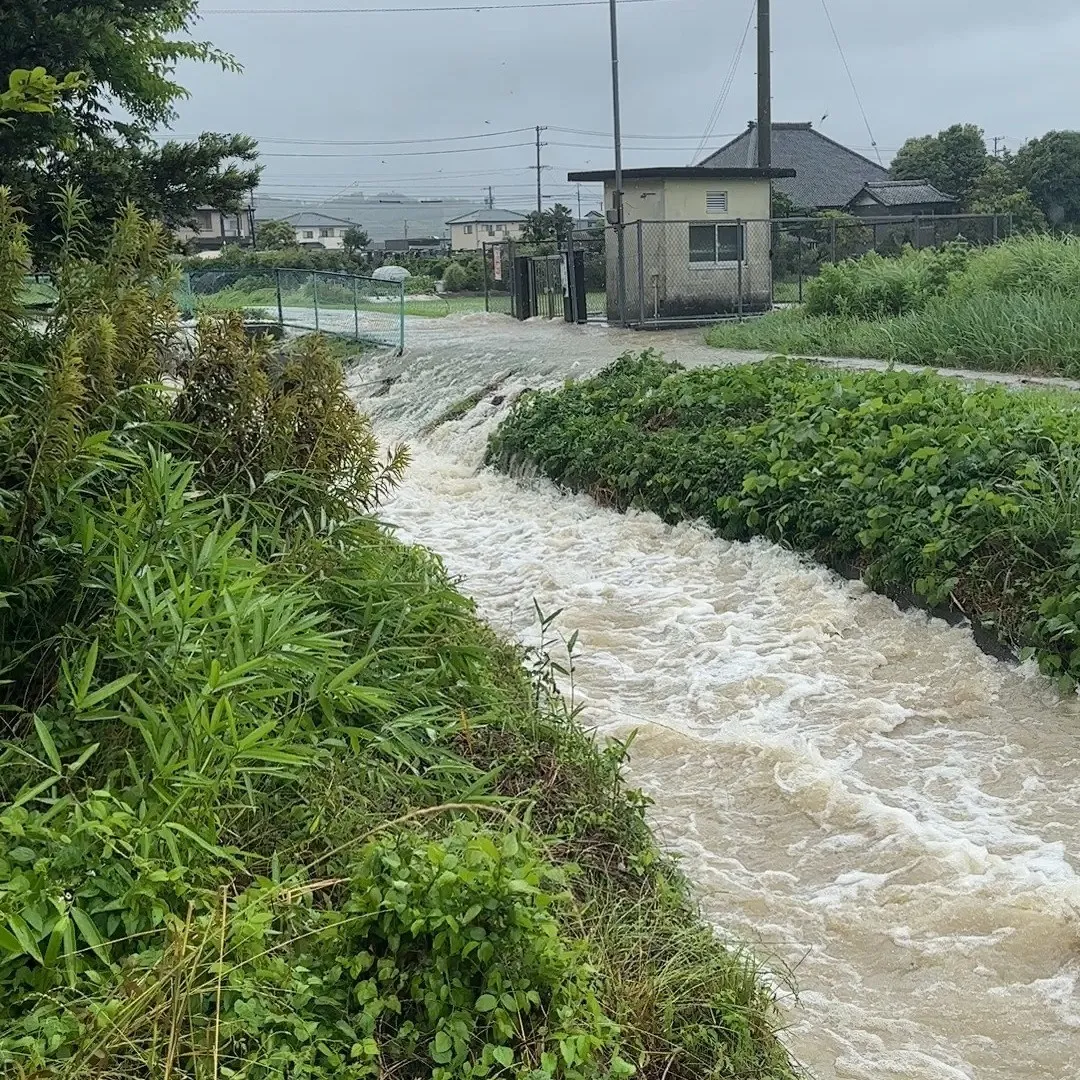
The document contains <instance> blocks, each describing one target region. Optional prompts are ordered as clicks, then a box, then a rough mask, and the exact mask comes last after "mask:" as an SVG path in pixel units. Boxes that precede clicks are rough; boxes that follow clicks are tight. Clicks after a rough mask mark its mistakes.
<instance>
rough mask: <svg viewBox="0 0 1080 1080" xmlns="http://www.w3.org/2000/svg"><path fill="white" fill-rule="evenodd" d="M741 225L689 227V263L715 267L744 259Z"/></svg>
mask: <svg viewBox="0 0 1080 1080" xmlns="http://www.w3.org/2000/svg"><path fill="white" fill-rule="evenodd" d="M744 241H745V237H744V235H743V226H742V225H691V226H690V262H692V263H695V264H697V265H702V264H706V265H710V266H716V265H718V264H722V263H735V262H742V261H743V260H744V259H745V251H744Z"/></svg>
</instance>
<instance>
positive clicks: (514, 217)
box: [446, 208, 525, 225]
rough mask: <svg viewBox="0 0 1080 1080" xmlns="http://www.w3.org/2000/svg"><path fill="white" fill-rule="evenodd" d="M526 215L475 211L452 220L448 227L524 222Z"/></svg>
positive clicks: (514, 211)
mask: <svg viewBox="0 0 1080 1080" xmlns="http://www.w3.org/2000/svg"><path fill="white" fill-rule="evenodd" d="M524 220H525V215H524V214H519V213H518V212H517V211H516V210H488V209H487V208H484V209H482V210H474V211H473V212H472V213H471V214H462V215H461V217H456V218H452V219H451V220H450V221H448V222H447V223H446V224H447V225H469V224H473V223H476V222H478V223H480V224H481V225H499V224H507V223H508V222H513V221H524Z"/></svg>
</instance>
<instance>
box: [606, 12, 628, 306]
mask: <svg viewBox="0 0 1080 1080" xmlns="http://www.w3.org/2000/svg"><path fill="white" fill-rule="evenodd" d="M615 2H616V0H608V9H609V12H610V16H611V108H612V113H613V117H614V121H613V126H612V129H611V130H612V133H613V134H614V136H615V196H614V198H615V205H614V206H613V207H612V212H613V215H614V218H615V220H614V222H613V224H614V226H615V249H616V252H617V259H616V262H617V266H618V271H617V273H618V277H619V280H618V282H617V283H616V288H617V290H618V292H617V295H618V304H619V322H620V323H621V324H622V325H623V326H625V325H626V236H625V233H624V230H625V227H626V223H625V221H624V220H623V186H622V119H621V115H620V110H619V22H618V17H617V16H616V14H615Z"/></svg>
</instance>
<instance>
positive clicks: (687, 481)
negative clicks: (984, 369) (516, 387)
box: [490, 353, 1080, 684]
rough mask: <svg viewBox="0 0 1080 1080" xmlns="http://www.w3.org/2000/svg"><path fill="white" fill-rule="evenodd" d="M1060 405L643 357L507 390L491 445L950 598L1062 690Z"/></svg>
mask: <svg viewBox="0 0 1080 1080" xmlns="http://www.w3.org/2000/svg"><path fill="white" fill-rule="evenodd" d="M1078 406H1080V399H1078V398H1077V397H1075V396H1073V395H1064V394H1063V395H1059V396H1054V397H1051V396H1049V395H1045V396H1040V397H1033V396H1031V395H1027V394H1020V393H1015V392H1011V391H1008V390H1004V389H1000V388H987V389H979V390H967V389H965V388H964V387H963V386H962V385H960V384H958V383H956V382H955V381H951V380H948V379H943V378H941V377H938V376H935V375H932V374H925V373H924V374H904V373H900V372H837V371H835V370H831V369H823V368H820V367H815V366H812V365H810V364H807V363H805V362H800V361H788V360H774V361H769V362H766V363H762V364H758V365H748V366H743V367H733V368H721V369H700V370H696V371H692V372H683V371H681V370H679V369H677V368H675V367H674V366H673V365H670V364H665V363H663V362H662V361H661V360H660V359H659V358H658V357H657V356H655V355H654V354H650V353H645V354H642V356H640V357H633V356H626V357H623V358H622V359H620V360H619V361H618V362H617V363H616V364H615V365H613V366H612V367H611V368H609V369H607V370H605V371H604V372H603V373H602V374H601V375H600V376H598V377H597V378H595V379H591V380H588V381H587V382H583V383H580V384H575V385H573V386H570V387H567V388H565V389H563V390H560V391H555V392H549V393H536V394H532V395H529V396H527V397H525V398H523V399H522V401H521V402H520V403H519V404H518V405H517V406H516V407H515V409H514V411H513V413H512V414H511V416H510V417H509V418H508V419H507V420H506V421H505V422H504V424H503V426H502V427H501V428H500V429H499V430H498V432H496V434H495V436H494V437H493V440H492V444H491V449H490V457H491V459H492V460H494V461H496V462H498V463H499V464H501V465H503V466H504V467H509V466H510V464H511V463H512V462H513V461H514V460H515V459H521V458H523V459H527V460H530V461H532V462H535V463H536V464H537V465H538V466H539V467H540V468H541V469H542V470H543V471H544V472H545V473H546V474H547V475H548V476H550V477H551V478H552V479H554V480H556V481H558V482H561V483H564V484H566V485H567V486H569V487H572V488H574V489H577V490H585V491H597V492H601V491H602V492H604V493H605V497H606V498H608V499H614V501H615V502H616V504H617V505H618V506H621V507H628V506H631V505H633V506H639V507H642V508H645V509H649V510H652V511H654V512H656V513H658V514H659V515H660V516H661V517H663V518H664V519H665V520H668V521H677V520H681V519H684V518H702V519H704V520H705V521H707V522H709V523H710V524H711V525H712V526H713V527H714V528H715V529H716V530H717V531H719V532H720V533H722V534H723V535H725V536H728V537H731V538H746V537H749V536H751V535H755V534H763V535H765V536H767V537H769V538H771V539H773V540H776V541H778V542H781V543H784V544H787V545H789V546H791V547H793V548H795V549H797V550H800V551H807V552H811V553H814V554H815V555H817V556H818V557H819V558H821V559H822V560H823V561H825V562H827V563H829V564H831V565H834V566H840V567H843V568H845V569H849V568H851V567H856V568H858V569H859V570H860V571H861V572H862V574H863V576H864V577H865V578H866V580H867V581H868V582H869V583H870V584H871V585H873V586H875V587H878V588H882V589H885V590H886V591H890V590H900V591H901V592H903V593H909V592H910V593H913V594H915V595H916V596H918V597H920V598H922V600H923V601H924V602H925V603H926V604H928V605H931V606H932V605H937V604H941V603H946V602H949V603H953V604H955V605H956V606H958V607H959V608H960V609H961V610H962V611H963V612H964V613H965V614H967V615H968V616H969V618H970V619H971V621H972V622H973V623H974V624H975V625H976V626H981V627H986V628H988V629H990V630H992V632H993V633H994V634H996V635H997V636H998V638H999V639H1000V640H1001V641H1003V642H1005V643H1006V644H1008V645H1010V646H1012V647H1014V648H1015V649H1017V650H1018V651H1022V650H1025V649H1030V650H1031V651H1032V652H1033V653H1034V654H1035V655H1036V656H1037V657H1038V659H1039V663H1040V665H1041V666H1042V669H1043V670H1044V671H1045V672H1046V673H1047V674H1050V675H1055V676H1062V677H1063V678H1064V679H1065V680H1066V681H1067V682H1068V683H1070V684H1071V683H1073V682H1075V681H1077V680H1080V592H1078V591H1077V589H1076V587H1075V584H1074V582H1075V579H1076V577H1077V574H1078V573H1080V545H1078V544H1077V541H1076V535H1077V534H1076V533H1075V529H1076V527H1077V524H1078V518H1077V513H1076V511H1075V508H1074V505H1073V501H1072V500H1073V498H1074V496H1075V483H1076V481H1077V478H1078V477H1080V456H1078V455H1077V452H1076V449H1075V448H1076V446H1077V445H1080V407H1078ZM1069 492H1072V494H1068V493H1069Z"/></svg>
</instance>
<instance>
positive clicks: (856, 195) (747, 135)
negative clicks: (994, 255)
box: [701, 122, 956, 217]
mask: <svg viewBox="0 0 1080 1080" xmlns="http://www.w3.org/2000/svg"><path fill="white" fill-rule="evenodd" d="M701 164H702V166H704V167H705V168H714V169H715V168H753V167H754V166H756V165H757V124H756V123H754V122H751V123H750V124H749V125H748V127H747V129H746V131H744V132H743V133H742V134H741V135H739V136H738V138H735V139H732V141H731V142H729V143H727V145H725V146H722V147H720V149H719V150H717V151H716V152H715V153H713V154H711V155H709V157H707V158H706V159H705V160H704V161H703V162H702V163H701ZM772 164H773V167H774V168H779V169H794V170H795V175H794V176H792V177H789V178H787V179H783V180H777V181H775V185H774V187H775V190H776V191H778V192H782V193H783V194H784V195H786V196H787V197H788V198H789V199H790V200H791V201H792V202H793V203H794V204H795V206H796V207H798V208H800V209H801V210H845V211H848V212H849V213H854V214H858V215H860V216H863V217H899V216H910V215H912V214H941V213H945V214H951V213H955V210H956V200H955V199H954V198H953V197H952V196H951V195H947V194H945V193H944V192H941V191H938V190H937V189H936V188H934V187H933V186H932V185H930V184H928V183H927V182H926V181H925V180H922V181H907V180H890V178H889V170H888V169H886V168H885V166H884V165H881V164H879V163H878V162H876V161H871V160H870V159H869V158H867V157H863V155H862V154H859V153H856V152H855V151H854V150H850V149H848V147H846V146H844V145H843V144H842V143H838V142H837V141H836V140H835V139H830V138H829V137H828V135H823V134H822V133H821V132H820V131H815V130H814V125H813V124H809V123H802V124H773V138H772Z"/></svg>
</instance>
